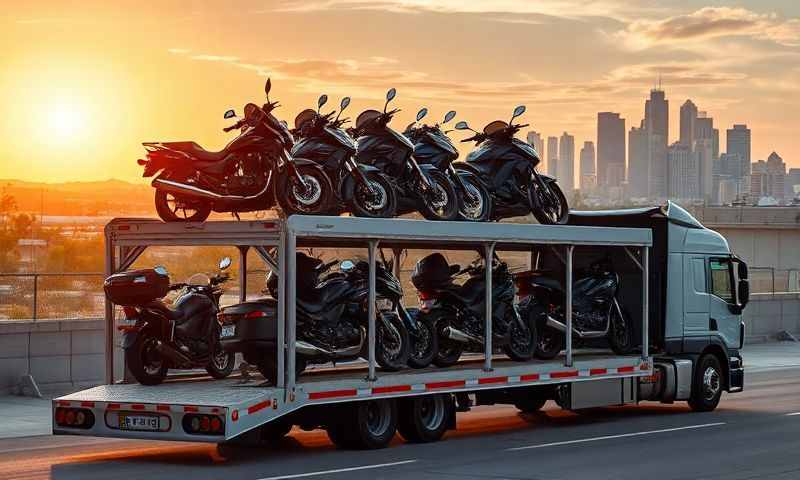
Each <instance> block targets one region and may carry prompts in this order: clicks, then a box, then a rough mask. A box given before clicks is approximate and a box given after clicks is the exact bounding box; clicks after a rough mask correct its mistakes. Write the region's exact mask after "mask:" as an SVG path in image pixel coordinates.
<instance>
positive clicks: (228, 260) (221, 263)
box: [219, 257, 231, 270]
mask: <svg viewBox="0 0 800 480" xmlns="http://www.w3.org/2000/svg"><path fill="white" fill-rule="evenodd" d="M230 266H231V257H225V258H223V259H222V260H220V261H219V269H220V270H225V269H227V268H228V267H230Z"/></svg>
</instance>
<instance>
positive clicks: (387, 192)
mask: <svg viewBox="0 0 800 480" xmlns="http://www.w3.org/2000/svg"><path fill="white" fill-rule="evenodd" d="M364 177H365V178H366V180H367V183H366V184H361V183H359V182H357V181H356V182H355V186H354V187H353V198H351V199H350V209H351V211H352V212H353V215H355V216H357V217H368V218H391V217H393V216H394V214H395V212H396V210H397V195H396V194H395V190H394V187H393V186H392V183H391V182H390V181H389V179H388V178H386V177H385V176H384V175H383V174H382V173H379V172H364Z"/></svg>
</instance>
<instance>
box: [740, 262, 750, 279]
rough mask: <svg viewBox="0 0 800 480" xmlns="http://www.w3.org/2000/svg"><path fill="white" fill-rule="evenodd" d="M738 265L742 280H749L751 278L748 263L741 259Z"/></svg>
mask: <svg viewBox="0 0 800 480" xmlns="http://www.w3.org/2000/svg"><path fill="white" fill-rule="evenodd" d="M738 266H739V267H738V270H739V271H738V272H737V273H738V275H739V278H740V279H742V280H747V279H748V278H749V277H748V272H747V264H746V263H744V262H742V261H739V262H738Z"/></svg>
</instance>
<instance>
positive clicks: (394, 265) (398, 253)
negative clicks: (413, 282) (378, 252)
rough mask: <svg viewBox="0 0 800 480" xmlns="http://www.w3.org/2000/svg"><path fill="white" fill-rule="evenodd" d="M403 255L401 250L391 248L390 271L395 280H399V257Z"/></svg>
mask: <svg viewBox="0 0 800 480" xmlns="http://www.w3.org/2000/svg"><path fill="white" fill-rule="evenodd" d="M402 254H403V249H401V248H393V249H392V270H393V271H394V276H395V277H397V279H398V280H399V279H400V256H401V255H402Z"/></svg>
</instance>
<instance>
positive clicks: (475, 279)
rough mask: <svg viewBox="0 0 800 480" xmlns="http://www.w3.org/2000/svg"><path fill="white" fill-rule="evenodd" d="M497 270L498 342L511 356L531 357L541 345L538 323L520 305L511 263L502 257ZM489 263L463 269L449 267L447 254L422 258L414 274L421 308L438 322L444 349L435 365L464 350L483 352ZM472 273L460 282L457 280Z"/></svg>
mask: <svg viewBox="0 0 800 480" xmlns="http://www.w3.org/2000/svg"><path fill="white" fill-rule="evenodd" d="M491 263H492V264H491V267H490V268H492V345H493V346H494V347H500V348H502V350H503V352H504V353H505V354H506V355H508V357H509V358H511V359H512V360H515V361H527V360H530V359H531V358H532V357H533V354H534V350H535V347H536V326H535V324H534V322H532V321H531V320H530V318H528V317H521V316H520V314H519V312H518V310H517V306H516V305H515V304H514V283H513V280H512V276H511V273H510V272H509V270H508V266H507V265H506V264H505V263H504V262H501V261H499V260H498V259H497V258H495V259H493V260H492V261H491ZM485 269H486V267H485V266H484V265H483V264H482V261H481V260H478V261H476V262H473V264H472V265H470V266H468V267H466V268H464V269H462V268H461V266H460V265H449V264H448V263H447V260H446V259H445V258H444V256H443V255H442V254H441V253H433V254H431V255H428V256H427V257H425V258H423V259H421V260H419V261H418V262H417V264H416V265H415V266H414V271H413V273H412V274H411V282H412V283H413V284H414V286H415V287H416V288H417V292H418V295H419V299H420V311H421V312H422V314H423V315H425V316H426V317H427V318H428V320H429V321H430V322H432V323H433V324H434V325H436V330H437V334H438V336H439V353H438V354H437V356H436V359H434V361H433V363H435V364H436V365H438V366H440V367H448V366H451V365H454V364H455V363H456V362H458V359H459V357H461V354H462V352H463V351H465V350H467V351H472V352H481V353H482V352H483V351H484V338H485V327H484V319H485V311H486V284H485V280H486V273H485V272H486V270H485ZM465 274H466V275H467V276H468V278H467V280H466V281H465V282H464V283H463V284H461V285H458V284H456V283H455V282H454V279H455V278H456V277H458V276H460V275H465Z"/></svg>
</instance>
